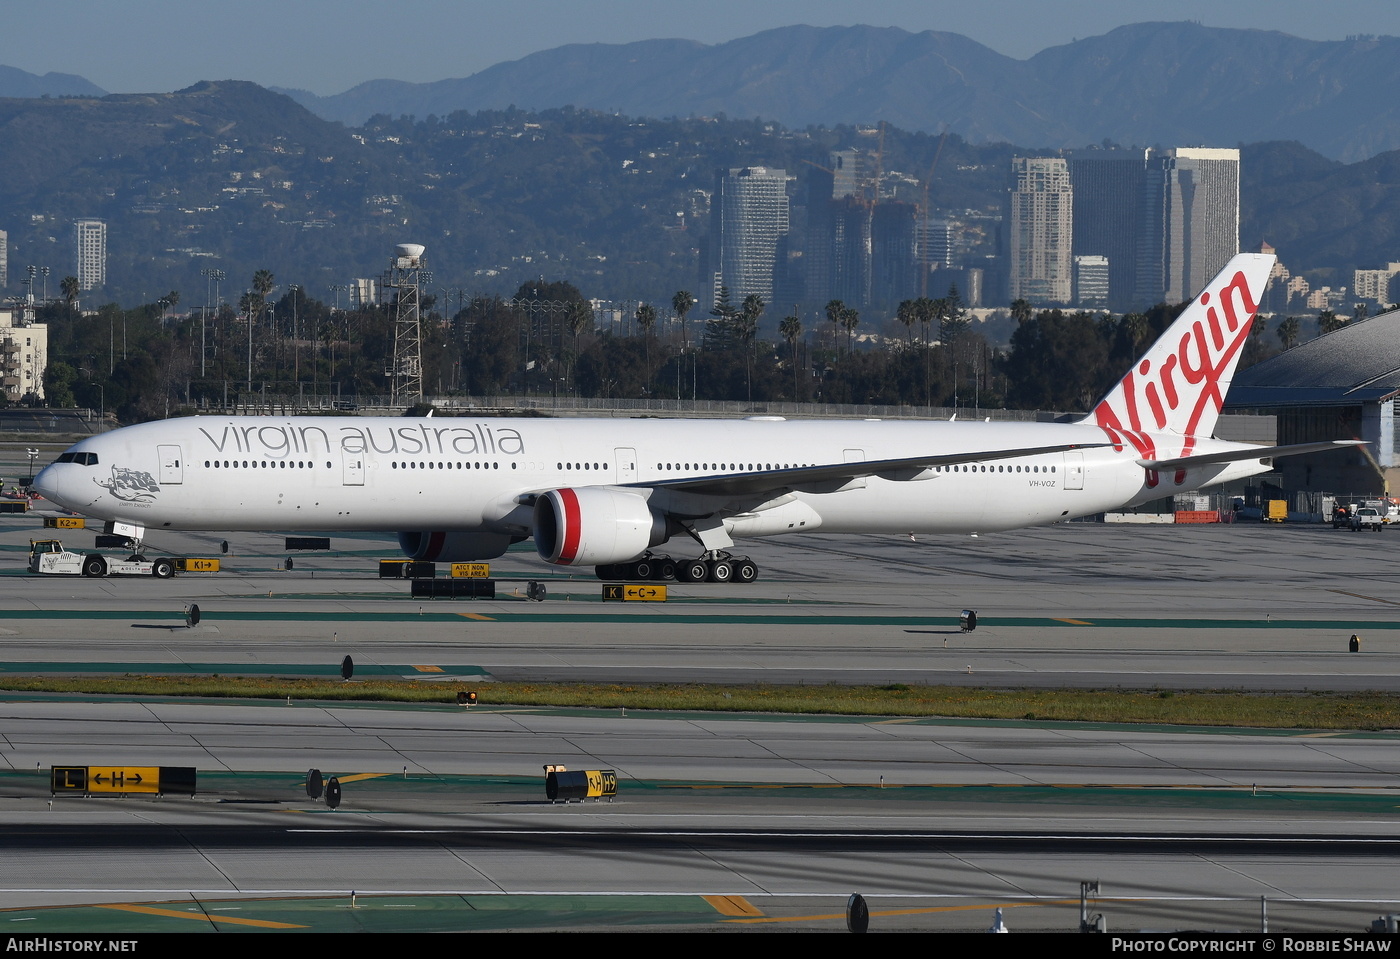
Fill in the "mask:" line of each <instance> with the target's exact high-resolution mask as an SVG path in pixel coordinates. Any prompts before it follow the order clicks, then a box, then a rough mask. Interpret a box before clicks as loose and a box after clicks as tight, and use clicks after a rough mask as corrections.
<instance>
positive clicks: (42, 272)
mask: <svg viewBox="0 0 1400 959" xmlns="http://www.w3.org/2000/svg"><path fill="white" fill-rule="evenodd" d="M39 273H40V275H41V276H43V278H44V302H43V303H42V304H41V305H43V306H47V305H48V303H49V268H48V267H46V266H41V267H39Z"/></svg>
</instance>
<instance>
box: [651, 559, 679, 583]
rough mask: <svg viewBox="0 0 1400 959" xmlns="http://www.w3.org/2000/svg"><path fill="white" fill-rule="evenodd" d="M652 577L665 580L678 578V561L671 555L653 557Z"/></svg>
mask: <svg viewBox="0 0 1400 959" xmlns="http://www.w3.org/2000/svg"><path fill="white" fill-rule="evenodd" d="M651 575H652V578H653V579H658V580H662V581H663V582H664V581H669V580H673V579H675V578H676V563H675V560H673V559H671V557H669V556H657V557H654V558H653V559H652V574H651Z"/></svg>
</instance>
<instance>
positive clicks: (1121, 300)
mask: <svg viewBox="0 0 1400 959" xmlns="http://www.w3.org/2000/svg"><path fill="white" fill-rule="evenodd" d="M1146 173H1147V151H1146V150H1145V149H1136V150H1102V149H1091V150H1076V151H1075V152H1074V153H1072V154H1071V155H1070V158H1069V180H1070V186H1071V187H1072V188H1073V189H1074V255H1075V256H1076V257H1079V256H1101V257H1107V258H1108V289H1107V294H1108V301H1107V303H1099V304H1096V305H1098V306H1110V307H1112V308H1113V309H1116V310H1125V309H1130V308H1131V307H1132V306H1134V305H1138V304H1135V303H1134V302H1133V294H1134V292H1135V291H1136V287H1137V254H1138V231H1139V225H1138V219H1139V218H1140V217H1141V215H1142V190H1143V178H1144V177H1145V176H1146ZM1081 302H1082V300H1081ZM1153 302H1155V301H1153Z"/></svg>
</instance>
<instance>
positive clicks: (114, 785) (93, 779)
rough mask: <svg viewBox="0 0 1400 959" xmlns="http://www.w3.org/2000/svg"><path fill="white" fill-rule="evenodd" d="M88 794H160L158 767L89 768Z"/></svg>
mask: <svg viewBox="0 0 1400 959" xmlns="http://www.w3.org/2000/svg"><path fill="white" fill-rule="evenodd" d="M87 791H88V792H89V793H151V794H155V793H158V792H160V767H159V766H89V767H88V776H87Z"/></svg>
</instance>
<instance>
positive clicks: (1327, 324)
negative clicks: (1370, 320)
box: [1317, 303, 1366, 334]
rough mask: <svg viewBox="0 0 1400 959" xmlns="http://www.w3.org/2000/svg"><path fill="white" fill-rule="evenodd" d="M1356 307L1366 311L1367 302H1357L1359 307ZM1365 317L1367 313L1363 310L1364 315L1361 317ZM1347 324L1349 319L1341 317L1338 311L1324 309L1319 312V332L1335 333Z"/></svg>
mask: <svg viewBox="0 0 1400 959" xmlns="http://www.w3.org/2000/svg"><path fill="white" fill-rule="evenodd" d="M1356 308H1357V309H1358V310H1362V311H1364V310H1365V309H1366V304H1365V303H1359V304H1357V307H1356ZM1365 318H1366V317H1365V313H1364V312H1363V313H1362V315H1361V316H1360V317H1359V319H1365ZM1346 325H1347V321H1346V320H1344V319H1342V318H1341V317H1340V316H1338V315H1337V314H1336V313H1333V312H1332V311H1331V310H1323V311H1322V312H1321V313H1319V314H1317V332H1318V333H1322V334H1326V333H1334V332H1336V331H1337V330H1340V329H1341V328H1342V327H1344V326H1346Z"/></svg>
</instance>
